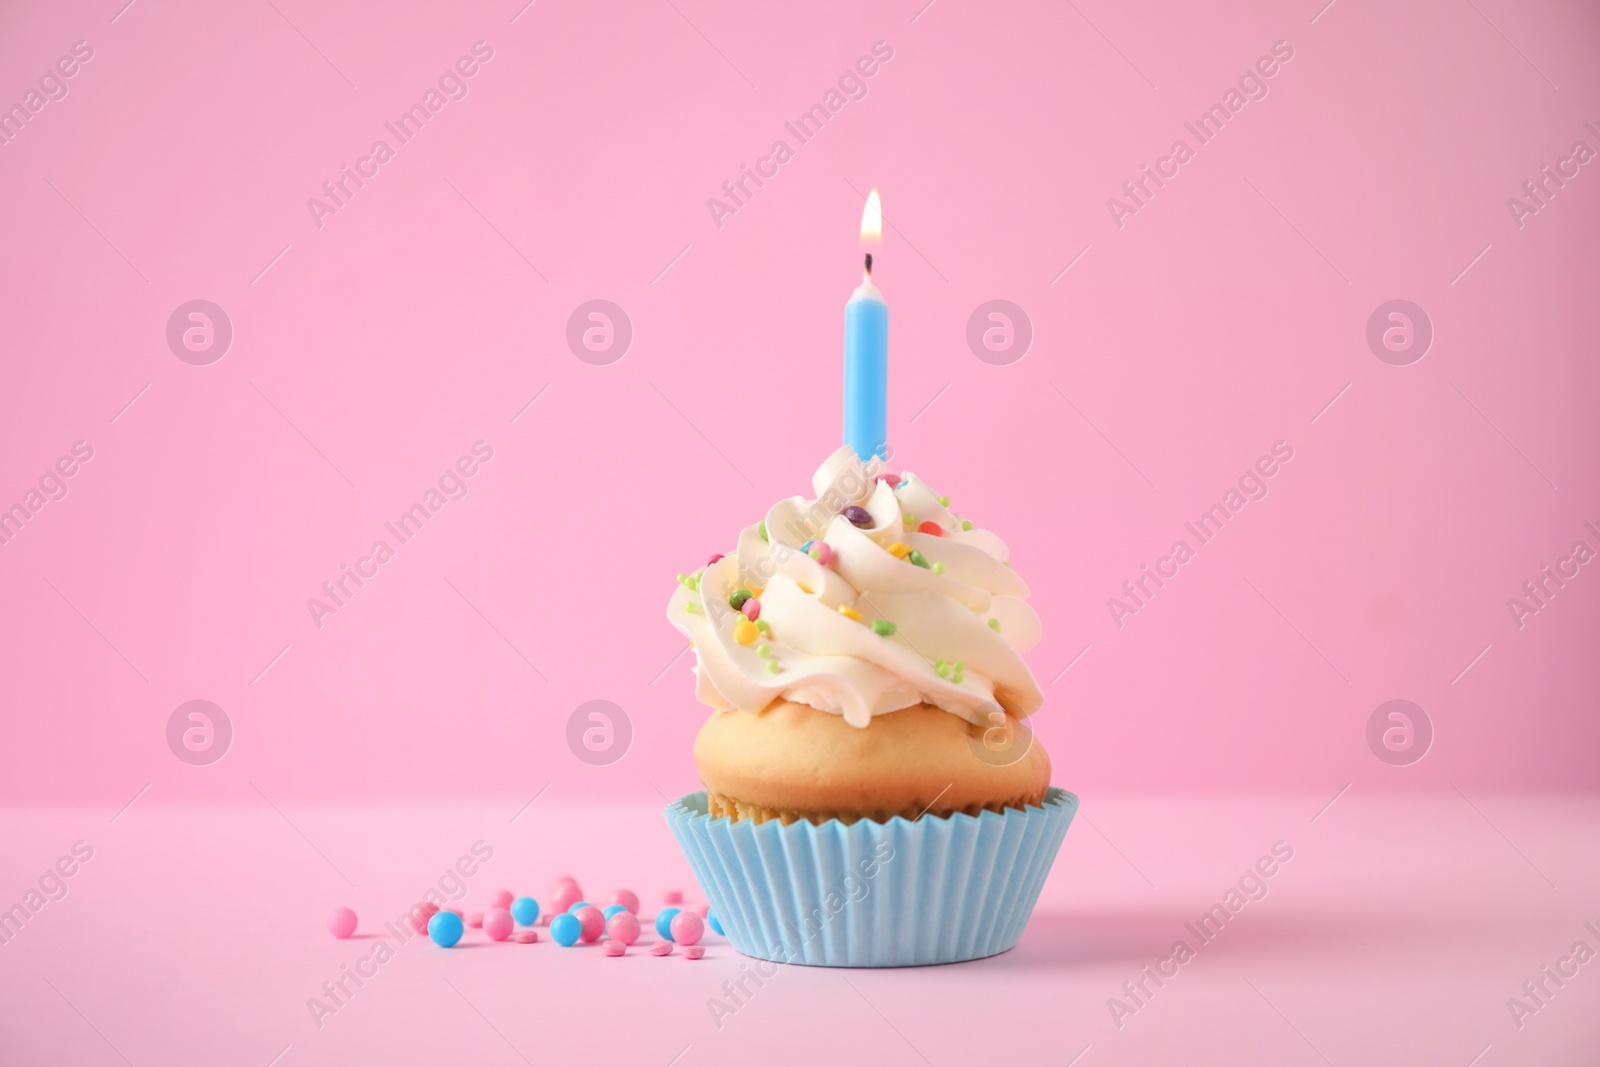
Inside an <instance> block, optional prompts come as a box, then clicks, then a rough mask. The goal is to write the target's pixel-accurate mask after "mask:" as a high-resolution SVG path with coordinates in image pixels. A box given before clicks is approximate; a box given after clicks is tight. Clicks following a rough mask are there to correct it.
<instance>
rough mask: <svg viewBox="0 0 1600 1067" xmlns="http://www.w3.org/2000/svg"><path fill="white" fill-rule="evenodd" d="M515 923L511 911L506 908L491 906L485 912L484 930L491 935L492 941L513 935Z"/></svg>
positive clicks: (502, 939)
mask: <svg viewBox="0 0 1600 1067" xmlns="http://www.w3.org/2000/svg"><path fill="white" fill-rule="evenodd" d="M515 925H516V923H515V922H513V921H512V919H511V913H510V912H509V911H507V910H506V909H504V908H490V909H489V910H488V911H486V912H484V913H483V932H484V933H486V934H488V935H489V940H491V941H504V940H505V939H506V938H508V937H510V936H511V928H512V927H513V926H515Z"/></svg>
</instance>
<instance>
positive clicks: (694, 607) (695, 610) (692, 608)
mask: <svg viewBox="0 0 1600 1067" xmlns="http://www.w3.org/2000/svg"><path fill="white" fill-rule="evenodd" d="M683 610H684V611H686V612H688V613H689V614H690V615H698V614H700V605H698V604H696V603H695V602H694V601H692V600H691V601H689V602H688V603H687V604H685V605H684V606H683Z"/></svg>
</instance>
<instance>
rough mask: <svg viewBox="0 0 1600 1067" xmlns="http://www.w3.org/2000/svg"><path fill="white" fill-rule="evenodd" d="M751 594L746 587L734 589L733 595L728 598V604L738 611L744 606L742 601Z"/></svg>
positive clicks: (751, 595) (752, 594)
mask: <svg viewBox="0 0 1600 1067" xmlns="http://www.w3.org/2000/svg"><path fill="white" fill-rule="evenodd" d="M753 596H755V594H754V593H752V592H751V591H750V590H748V589H735V590H734V591H733V595H732V596H731V597H729V598H728V606H729V607H731V608H732V609H733V610H734V611H738V610H740V609H741V608H743V607H744V602H745V601H746V600H749V599H750V598H751V597H753Z"/></svg>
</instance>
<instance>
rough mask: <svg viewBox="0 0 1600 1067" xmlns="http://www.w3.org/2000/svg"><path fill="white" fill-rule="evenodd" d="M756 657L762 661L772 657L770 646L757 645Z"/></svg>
mask: <svg viewBox="0 0 1600 1067" xmlns="http://www.w3.org/2000/svg"><path fill="white" fill-rule="evenodd" d="M756 655H758V656H760V657H761V658H762V659H766V658H767V657H768V656H770V655H772V646H771V645H757V646H756Z"/></svg>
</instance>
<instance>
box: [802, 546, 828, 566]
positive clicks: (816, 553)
mask: <svg viewBox="0 0 1600 1067" xmlns="http://www.w3.org/2000/svg"><path fill="white" fill-rule="evenodd" d="M807 555H809V556H810V557H811V558H812V559H814V560H816V561H817V562H818V563H820V564H822V565H823V566H824V567H826V566H827V565H828V564H829V563H831V562H833V546H832V545H829V544H826V543H824V544H816V545H812V546H811V551H810V552H808V553H807Z"/></svg>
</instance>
